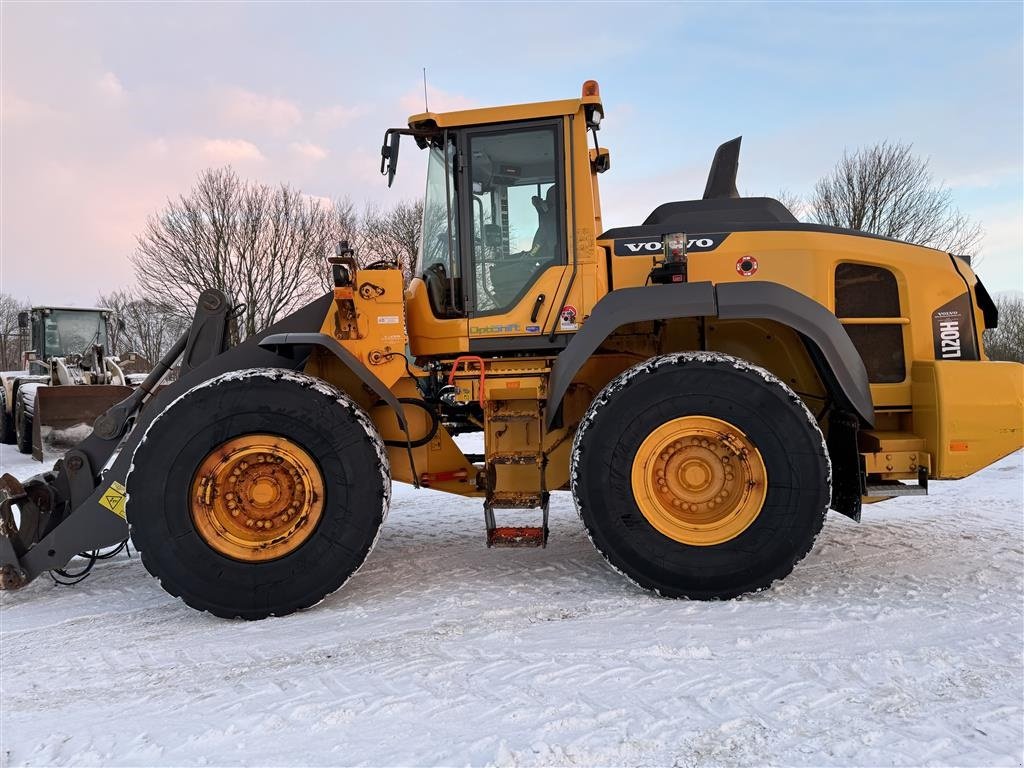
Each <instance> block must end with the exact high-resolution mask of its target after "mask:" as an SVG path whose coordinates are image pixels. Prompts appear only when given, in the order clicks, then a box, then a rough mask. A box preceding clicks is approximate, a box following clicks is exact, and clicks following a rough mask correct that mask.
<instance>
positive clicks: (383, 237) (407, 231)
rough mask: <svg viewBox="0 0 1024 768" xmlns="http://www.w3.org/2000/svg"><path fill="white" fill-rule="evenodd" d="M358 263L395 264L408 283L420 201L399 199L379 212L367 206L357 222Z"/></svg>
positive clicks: (420, 214) (418, 231)
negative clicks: (360, 247)
mask: <svg viewBox="0 0 1024 768" xmlns="http://www.w3.org/2000/svg"><path fill="white" fill-rule="evenodd" d="M361 230H362V241H363V242H362V245H363V248H364V249H365V252H364V254H363V256H362V259H361V261H362V263H364V264H365V263H368V262H370V261H386V262H390V263H392V264H397V265H398V266H399V267H400V268H401V270H402V273H403V274H404V275H405V278H406V280H408V279H409V278H410V277H411V275H412V270H413V265H414V264H415V263H416V253H417V251H419V247H420V234H421V233H422V231H423V201H422V200H402V201H400V202H398V203H396V204H395V205H393V206H392V207H390V208H386V209H384V210H381V209H380V208H378V207H376V206H374V205H367V207H366V209H365V210H364V212H363V219H362V222H361Z"/></svg>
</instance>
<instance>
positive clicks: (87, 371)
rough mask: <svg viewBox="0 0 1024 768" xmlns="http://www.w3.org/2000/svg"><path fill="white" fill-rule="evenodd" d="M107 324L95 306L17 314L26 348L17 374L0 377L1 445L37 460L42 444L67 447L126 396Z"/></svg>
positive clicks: (126, 379)
mask: <svg viewBox="0 0 1024 768" xmlns="http://www.w3.org/2000/svg"><path fill="white" fill-rule="evenodd" d="M114 322H116V321H115V318H114V313H113V312H112V311H111V310H109V309H106V308H102V307H99V308H79V307H51V306H38V307H32V309H31V310H29V311H26V312H22V313H21V314H20V315H19V317H18V325H19V331H20V333H21V334H22V336H23V337H24V338H26V339H27V342H28V343H27V347H28V348H27V350H26V352H25V353H24V355H23V363H24V370H21V371H7V372H4V373H0V380H2V384H3V388H2V392H0V406H2V415H0V421H2V424H0V439H2V441H3V442H5V443H8V444H15V443H16V444H17V446H18V450H19V451H21V452H22V453H32V454H33V455H34V456H35V458H36V459H38V460H40V461H41V460H42V458H43V445H44V443H46V444H47V445H50V446H52V447H54V448H56V449H63V448H67V447H68V446H69V445H72V444H74V443H75V442H77V441H78V440H79V439H81V437H82V435H83V434H87V433H88V431H89V429H90V428H91V425H92V423H93V421H95V419H96V418H97V417H98V416H99V415H100V414H102V413H103V412H105V411H106V410H107V409H108V408H109V407H110V406H111V405H113V404H114V403H116V402H117V401H118V400H122V399H124V397H125V396H126V395H128V394H129V392H130V391H131V386H132V381H133V380H132V377H131V376H130V375H128V374H126V373H125V371H124V370H123V368H122V367H121V365H120V360H119V359H118V358H117V357H115V356H113V355H112V354H111V351H110V339H111V337H112V335H113V331H114V329H113V328H112V324H113V323H114ZM82 385H88V386H87V387H83V386H82Z"/></svg>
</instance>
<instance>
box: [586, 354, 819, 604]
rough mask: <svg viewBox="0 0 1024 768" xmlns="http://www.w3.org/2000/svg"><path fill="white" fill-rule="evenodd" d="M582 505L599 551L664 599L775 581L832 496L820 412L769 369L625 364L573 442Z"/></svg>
mask: <svg viewBox="0 0 1024 768" xmlns="http://www.w3.org/2000/svg"><path fill="white" fill-rule="evenodd" d="M571 484H572V492H573V497H574V498H575V500H576V506H577V510H578V512H579V514H580V517H581V518H582V520H583V523H584V525H585V526H586V529H587V532H588V534H589V535H590V538H591V540H592V541H593V543H594V545H595V546H596V547H597V549H598V550H599V551H600V552H601V554H602V555H604V557H605V559H606V560H607V561H608V562H609V563H610V564H611V565H612V566H613V567H614V568H615V569H616V570H618V571H619V572H621V573H624V574H625V575H626V576H627V577H628V578H630V579H632V580H633V581H634V582H636V583H637V584H639V585H640V586H642V587H644V588H646V589H650V590H654V591H656V592H658V593H659V594H661V595H665V596H669V597H688V598H694V599H701V600H710V599H727V598H732V597H736V596H738V595H741V594H744V593H747V592H755V591H758V590H762V589H765V588H767V587H768V586H769V585H771V584H772V582H774V581H775V580H777V579H781V578H783V577H785V576H786V575H787V574H789V573H790V571H792V569H793V567H794V565H795V564H796V563H797V562H798V561H799V560H801V559H802V558H803V557H804V555H806V554H807V552H808V551H810V549H811V546H812V545H813V543H814V539H815V537H816V536H817V534H818V532H819V531H820V530H821V527H822V524H823V522H824V518H825V513H826V511H827V509H828V504H829V498H830V495H831V466H830V463H829V457H828V452H827V449H826V446H825V441H824V439H823V437H822V434H821V431H820V429H819V428H818V424H817V422H816V420H815V419H814V416H813V415H812V414H811V413H810V411H808V410H807V408H806V406H805V405H804V404H803V402H802V401H801V400H800V398H799V397H798V396H797V395H796V394H795V393H794V392H793V391H792V390H791V389H790V388H789V387H787V386H786V385H785V384H784V383H782V382H781V381H779V379H777V378H776V377H775V376H773V375H772V374H771V373H769V372H768V371H766V370H764V369H763V368H759V367H757V366H754V365H752V364H750V363H747V362H745V361H743V360H740V359H738V358H735V357H731V356H729V355H724V354H719V353H714V352H686V353H678V354H672V355H665V356H662V357H656V358H653V359H651V360H648V361H646V362H644V363H641V364H640V365H637V366H634V367H633V368H630V369H629V370H627V371H626V372H624V373H623V374H621V375H620V376H619V377H617V378H616V379H615V380H613V381H612V382H611V383H609V384H608V386H606V387H605V388H604V389H603V390H602V391H601V393H600V394H599V395H598V396H597V397H596V398H595V399H594V401H593V402H592V404H591V406H590V408H589V410H588V411H587V414H586V416H585V417H584V419H583V421H582V423H581V426H580V428H579V429H578V431H577V434H576V437H575V441H574V443H573V454H572V469H571Z"/></svg>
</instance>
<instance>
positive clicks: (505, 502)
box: [486, 491, 547, 509]
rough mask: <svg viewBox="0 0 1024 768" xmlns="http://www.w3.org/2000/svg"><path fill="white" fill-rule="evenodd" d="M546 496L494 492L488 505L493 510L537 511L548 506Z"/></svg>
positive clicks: (514, 492) (540, 494)
mask: <svg viewBox="0 0 1024 768" xmlns="http://www.w3.org/2000/svg"><path fill="white" fill-rule="evenodd" d="M545 497H546V494H543V493H520V492H518V491H494V492H493V493H492V494H491V495H490V496H489V497H488V498H487V502H486V505H487V506H488V507H491V508H492V509H536V508H538V507H544V506H545V505H546V504H547V499H546V498H545Z"/></svg>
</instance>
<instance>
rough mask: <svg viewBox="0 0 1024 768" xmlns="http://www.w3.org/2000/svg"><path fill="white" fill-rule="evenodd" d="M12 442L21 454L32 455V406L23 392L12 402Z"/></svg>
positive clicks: (19, 391) (20, 391)
mask: <svg viewBox="0 0 1024 768" xmlns="http://www.w3.org/2000/svg"><path fill="white" fill-rule="evenodd" d="M14 442H15V444H16V445H17V446H18V450H19V451H21V452H22V453H32V404H31V403H29V402H28V401H27V400H26V399H25V393H24V391H23V390H18V396H17V397H16V398H15V401H14Z"/></svg>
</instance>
